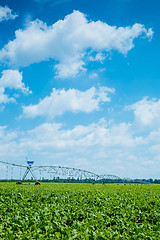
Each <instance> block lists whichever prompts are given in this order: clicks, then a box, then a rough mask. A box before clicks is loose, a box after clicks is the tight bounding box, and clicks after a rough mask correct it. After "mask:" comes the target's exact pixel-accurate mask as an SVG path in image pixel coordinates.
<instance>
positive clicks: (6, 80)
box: [0, 69, 31, 104]
mask: <svg viewBox="0 0 160 240" xmlns="http://www.w3.org/2000/svg"><path fill="white" fill-rule="evenodd" d="M5 89H15V90H18V91H20V92H22V93H24V94H30V93H31V91H30V90H29V88H28V87H27V88H26V87H25V85H24V83H23V82H22V73H20V72H19V71H18V70H11V69H9V70H4V71H3V72H2V77H1V78H0V103H4V104H5V103H8V102H14V101H15V99H14V98H13V97H11V98H10V97H8V95H7V94H5Z"/></svg>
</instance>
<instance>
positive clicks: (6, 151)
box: [0, 119, 160, 178]
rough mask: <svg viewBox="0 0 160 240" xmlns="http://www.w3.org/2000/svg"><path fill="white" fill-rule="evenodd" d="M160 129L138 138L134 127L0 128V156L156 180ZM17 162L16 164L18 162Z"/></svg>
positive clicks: (99, 124)
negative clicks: (22, 129) (24, 129)
mask: <svg viewBox="0 0 160 240" xmlns="http://www.w3.org/2000/svg"><path fill="white" fill-rule="evenodd" d="M159 146H160V129H158V130H156V131H155V130H154V131H152V132H150V133H149V134H148V135H147V136H141V135H140V134H139V133H136V134H135V132H134V131H133V124H131V123H128V124H127V123H125V122H121V123H119V124H115V123H108V122H106V120H105V119H100V120H99V121H98V122H94V123H91V124H89V125H77V126H74V127H72V128H66V126H64V125H63V124H61V123H43V124H41V125H38V126H37V127H35V128H33V129H30V130H27V131H16V132H15V131H11V130H9V129H8V128H7V127H3V126H0V156H1V158H3V159H7V160H9V158H11V159H13V158H14V157H15V158H16V159H18V160H19V161H20V162H21V160H22V159H24V158H25V156H29V157H31V159H34V160H35V162H36V165H44V163H46V164H47V165H49V164H52V165H62V166H70V167H78V168H82V169H86V170H90V171H93V172H96V173H101V174H103V173H104V174H115V175H119V176H121V177H133V178H136V177H139V178H143V177H145V178H150V177H152V178H156V177H157V176H159V175H158V174H159V173H158V171H159V170H158V169H159V166H160V162H159V160H160V151H159V149H158V148H159ZM18 160H17V161H18Z"/></svg>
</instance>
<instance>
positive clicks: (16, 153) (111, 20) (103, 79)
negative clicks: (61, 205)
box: [0, 0, 160, 178]
mask: <svg viewBox="0 0 160 240" xmlns="http://www.w3.org/2000/svg"><path fill="white" fill-rule="evenodd" d="M159 11H160V2H159V1H158V0H152V1H151V0H146V1H144V0H142V1H138V0H99V1H96V0H92V1H91V0H85V1H83V0H23V1H20V0H14V1H13V0H5V1H3V0H1V1H0V33H1V34H0V160H4V161H10V162H15V163H20V164H24V162H25V157H26V156H27V157H28V159H32V160H34V161H35V163H36V165H46V164H47V165H50V164H51V165H60V166H68V167H75V168H81V169H85V170H89V171H93V172H95V173H97V174H102V173H105V174H113V175H118V176H120V177H130V178H159V176H160V170H159V169H160V84H159V81H160V67H159V56H160V47H159V46H160V24H159V22H160V21H159V20H160V16H159ZM0 168H2V166H1V165H0Z"/></svg>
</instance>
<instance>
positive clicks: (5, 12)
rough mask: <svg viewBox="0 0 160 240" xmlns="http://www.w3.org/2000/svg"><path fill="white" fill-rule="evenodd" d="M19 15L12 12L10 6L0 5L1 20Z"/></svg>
mask: <svg viewBox="0 0 160 240" xmlns="http://www.w3.org/2000/svg"><path fill="white" fill-rule="evenodd" d="M17 16H18V15H16V14H12V10H11V9H10V8H9V7H7V6H5V7H2V6H0V22H2V21H7V20H9V19H15V18H16V17H17Z"/></svg>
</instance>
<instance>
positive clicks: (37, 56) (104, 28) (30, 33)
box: [0, 11, 153, 78]
mask: <svg viewBox="0 0 160 240" xmlns="http://www.w3.org/2000/svg"><path fill="white" fill-rule="evenodd" d="M15 35H16V37H15V39H14V40H13V41H10V42H9V43H8V44H6V45H5V46H4V48H3V49H1V51H0V60H1V61H2V62H6V63H7V64H8V65H9V66H16V67H20V66H22V67H24V66H28V65H30V64H32V63H38V62H40V61H46V60H49V59H54V60H55V61H56V62H57V63H56V65H55V69H56V72H57V76H59V77H62V78H66V77H71V76H72V77H73V76H75V75H77V74H78V73H79V72H80V71H85V67H84V66H85V61H86V58H87V57H86V56H87V55H88V54H86V51H89V50H90V51H91V53H92V52H95V53H96V57H95V60H99V61H102V60H104V58H105V53H106V52H109V51H111V50H117V51H118V52H120V53H122V54H127V53H128V51H129V50H131V49H132V48H133V47H134V44H133V40H134V39H135V38H137V37H139V36H140V35H142V36H143V37H147V38H151V37H152V35H153V32H152V29H149V30H147V29H146V28H145V27H144V26H143V25H142V24H138V23H136V24H134V25H133V26H132V27H130V26H129V27H119V28H117V27H116V26H109V25H108V24H106V23H103V22H101V21H97V22H94V21H88V20H87V18H86V16H85V15H84V14H83V13H81V12H79V11H74V12H73V13H72V14H70V15H67V16H66V17H65V19H64V20H59V21H57V22H56V23H55V24H53V25H52V26H47V25H46V24H45V23H43V22H42V21H39V20H36V21H33V22H31V23H30V24H29V25H28V26H27V27H26V28H25V29H19V30H17V31H16V32H15ZM102 52H103V54H102ZM89 55H90V54H89ZM89 58H91V56H90V57H88V60H91V59H89ZM92 60H93V59H92Z"/></svg>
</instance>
